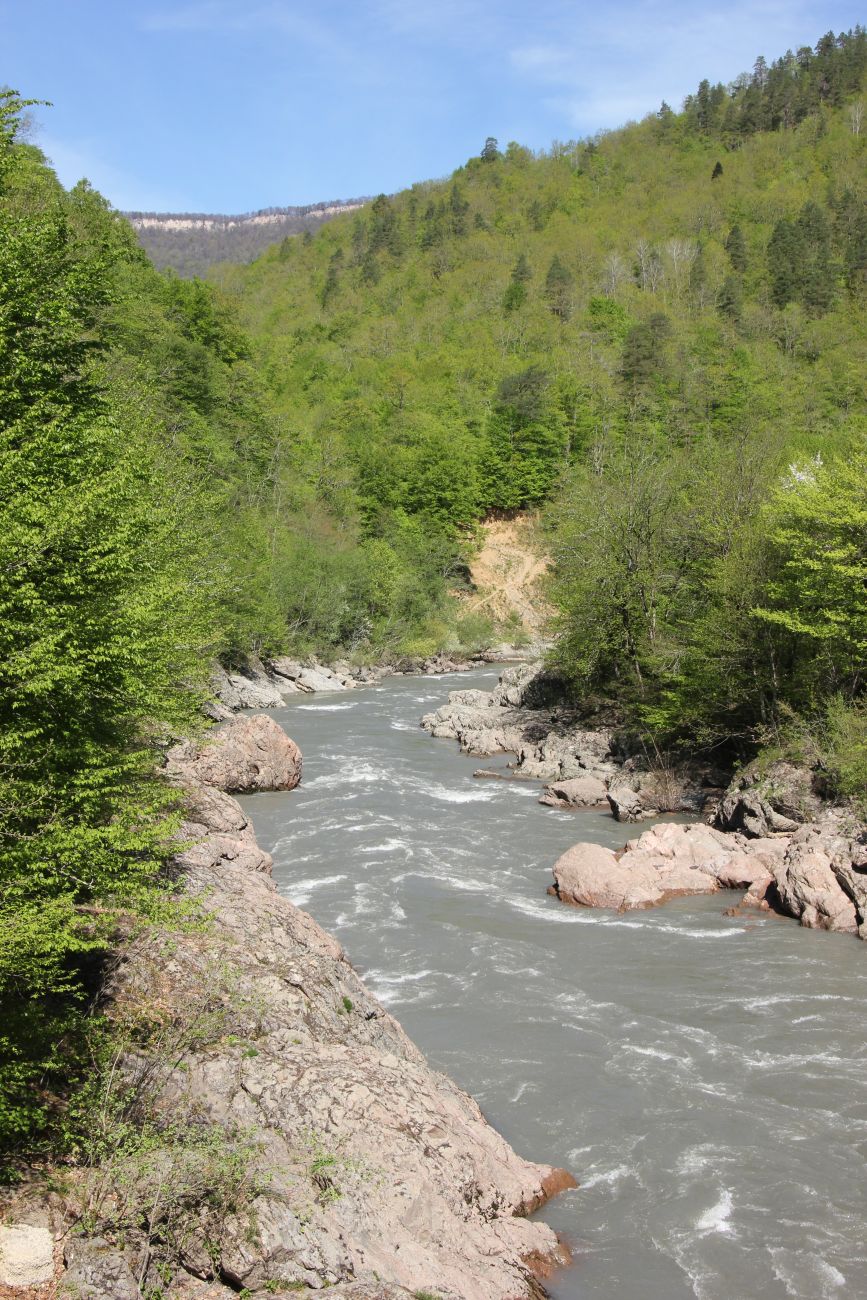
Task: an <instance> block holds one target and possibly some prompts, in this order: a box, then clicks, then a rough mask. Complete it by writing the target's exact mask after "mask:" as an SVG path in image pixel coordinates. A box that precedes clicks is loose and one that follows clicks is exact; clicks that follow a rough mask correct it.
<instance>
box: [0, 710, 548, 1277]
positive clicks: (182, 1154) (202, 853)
mask: <svg viewBox="0 0 867 1300" xmlns="http://www.w3.org/2000/svg"><path fill="white" fill-rule="evenodd" d="M301 764H302V760H301V754H300V751H299V749H298V747H297V746H296V745H295V744H294V743H293V741H291V740H290V739H289V737H288V736H287V735H286V733H285V732H284V731H283V730H282V729H281V728H280V727H279V726H278V725H277V723H276V722H275V721H274V720H273V718H271V717H268V716H263V715H252V716H251V715H244V716H241V717H237V718H233V719H232V720H231V721H228V722H226V723H224V724H222V725H221V726H219V727H217V728H216V729H215V730H214V731H213V732H212V733H210V735H209V736H208V737H206V738H205V739H204V740H203V741H199V742H195V743H192V742H185V743H183V744H181V745H178V746H175V748H174V749H173V750H171V751H170V752H169V755H168V761H167V769H166V771H167V775H168V776H169V779H170V780H171V781H172V783H173V784H175V785H176V786H177V787H178V788H179V789H180V790H181V791H182V792H183V796H184V800H185V806H186V809H187V821H186V822H185V824H184V826H183V828H182V832H181V834H182V836H183V838H184V839H185V840H186V841H187V844H188V847H186V848H185V849H184V851H183V852H182V853H181V854H179V856H178V858H177V860H176V871H177V874H178V884H179V886H180V887H181V888H182V890H183V893H184V894H185V895H186V896H187V897H188V898H189V899H190V900H191V901H192V902H193V903H194V904H195V908H196V915H197V916H202V915H203V916H204V917H205V918H206V923H205V924H202V923H201V922H199V923H197V924H195V925H194V926H193V928H192V929H187V928H184V927H181V928H180V929H178V928H176V927H169V928H168V929H166V928H165V927H163V926H159V925H158V926H156V927H155V928H151V929H150V930H148V931H146V932H145V933H143V934H138V935H136V936H135V937H134V938H132V939H131V940H130V941H129V942H127V943H123V944H121V945H120V947H119V948H118V950H117V952H116V954H115V957H114V961H113V962H112V965H111V968H110V971H109V973H108V976H107V978H106V980H105V982H104V985H103V988H102V991H101V995H100V1005H101V1007H102V1010H103V1011H104V1012H105V1013H106V1014H107V1015H108V1017H109V1020H110V1021H111V1023H112V1024H114V1025H115V1026H118V1027H120V1026H123V1025H133V1024H139V1023H140V1024H142V1025H144V1024H146V1023H151V1022H152V1021H153V1019H154V1017H156V1020H157V1022H158V1026H159V1029H158V1032H156V1033H153V1032H148V1033H147V1034H145V1035H144V1036H143V1035H142V1033H141V1032H140V1031H139V1032H137V1033H136V1034H135V1035H134V1036H133V1037H132V1038H130V1039H129V1040H127V1041H126V1042H125V1045H124V1047H123V1050H122V1052H121V1053H120V1055H119V1056H118V1058H117V1060H116V1062H115V1065H114V1067H113V1070H112V1074H111V1076H109V1079H108V1080H107V1081H106V1088H107V1089H110V1088H111V1086H112V1084H111V1078H113V1077H116V1078H117V1079H119V1080H120V1079H122V1080H123V1087H124V1089H125V1091H124V1095H123V1100H122V1108H123V1110H124V1112H126V1111H127V1110H129V1119H128V1121H127V1123H128V1122H129V1120H131V1121H132V1122H133V1123H136V1124H139V1125H143V1131H144V1130H147V1131H149V1132H150V1134H151V1136H150V1138H149V1139H148V1145H147V1146H146V1147H143V1148H142V1149H141V1150H140V1151H138V1150H134V1147H135V1144H134V1143H133V1144H132V1146H131V1145H130V1144H131V1134H130V1132H129V1131H128V1128H125V1129H124V1132H123V1134H122V1137H121V1136H119V1138H118V1140H119V1141H122V1142H123V1144H124V1150H123V1151H121V1150H118V1151H117V1152H114V1153H109V1154H107V1155H106V1158H105V1159H104V1160H103V1162H102V1163H101V1166H100V1167H99V1168H98V1169H96V1170H90V1171H82V1173H81V1174H80V1175H79V1176H75V1175H73V1179H72V1183H73V1185H72V1186H71V1187H70V1188H69V1190H68V1193H67V1195H66V1197H65V1198H64V1197H63V1196H57V1195H54V1196H53V1197H50V1198H49V1201H48V1203H47V1204H46V1202H45V1201H44V1199H42V1200H40V1198H39V1197H37V1198H36V1199H35V1200H34V1201H33V1202H32V1203H31V1204H28V1202H27V1198H26V1195H23V1194H22V1196H21V1197H19V1198H18V1199H17V1201H16V1203H15V1204H14V1205H12V1206H9V1207H7V1209H6V1216H7V1218H11V1219H12V1220H13V1222H14V1224H15V1228H14V1230H12V1229H7V1228H0V1275H2V1278H0V1280H9V1278H10V1277H11V1278H12V1279H13V1280H14V1278H15V1277H17V1278H18V1280H19V1281H20V1283H21V1287H24V1286H27V1285H28V1283H33V1282H34V1280H35V1281H36V1282H37V1283H38V1282H39V1281H40V1280H41V1281H42V1282H45V1283H46V1284H47V1286H49V1287H51V1294H54V1287H55V1283H57V1284H59V1286H60V1289H61V1293H62V1294H66V1295H69V1296H73V1295H74V1296H75V1297H77V1298H78V1300H133V1298H135V1300H138V1298H139V1297H141V1296H145V1295H146V1296H149V1297H153V1296H156V1295H160V1296H171V1297H179V1298H180V1297H184V1298H186V1297H189V1298H190V1300H193V1297H195V1298H196V1300H205V1297H207V1298H208V1300H217V1298H218V1297H223V1296H226V1297H228V1296H231V1295H236V1294H238V1292H239V1291H240V1292H243V1294H244V1295H245V1296H249V1297H250V1298H251V1300H254V1298H258V1297H260V1296H261V1297H263V1298H264V1297H265V1296H266V1295H270V1294H272V1293H273V1292H274V1291H275V1290H286V1289H289V1290H293V1291H296V1290H303V1291H305V1292H306V1291H310V1292H312V1291H318V1290H320V1289H321V1288H323V1287H327V1288H329V1294H333V1295H346V1296H355V1297H358V1298H362V1297H367V1298H368V1300H387V1298H389V1297H395V1298H396V1297H399V1296H406V1297H410V1296H411V1295H413V1294H415V1295H418V1294H421V1293H422V1292H424V1294H432V1293H433V1294H436V1295H437V1296H438V1297H442V1298H443V1300H522V1298H524V1297H539V1296H542V1295H543V1294H544V1292H543V1289H542V1287H541V1285H540V1284H539V1282H538V1280H537V1279H538V1278H540V1277H545V1276H547V1275H549V1274H550V1273H551V1272H553V1271H554V1270H555V1269H556V1268H558V1267H561V1266H562V1265H564V1264H565V1263H567V1262H568V1258H569V1256H568V1252H567V1251H566V1250H565V1248H564V1247H562V1246H561V1245H560V1243H559V1241H558V1239H557V1236H556V1235H555V1233H554V1232H553V1231H552V1230H551V1229H550V1228H549V1227H548V1226H547V1225H545V1224H544V1223H541V1222H539V1221H534V1222H531V1221H530V1220H529V1218H528V1216H529V1215H530V1214H531V1213H533V1211H535V1210H537V1209H538V1208H539V1207H540V1206H541V1205H543V1204H544V1203H545V1202H546V1201H547V1200H548V1199H549V1197H550V1196H552V1195H554V1194H556V1193H557V1192H560V1191H562V1190H563V1189H565V1188H567V1187H570V1186H574V1179H573V1178H571V1176H570V1175H568V1174H567V1173H566V1172H565V1171H564V1170H562V1169H556V1168H553V1167H551V1166H550V1165H546V1164H533V1163H531V1162H529V1161H526V1160H522V1159H521V1158H520V1157H519V1156H518V1155H516V1153H515V1152H514V1151H513V1150H512V1148H511V1147H510V1146H509V1144H508V1143H507V1142H506V1141H505V1140H504V1139H503V1138H502V1137H500V1135H499V1134H498V1133H497V1132H496V1131H495V1130H494V1129H493V1128H491V1127H490V1125H489V1124H488V1123H487V1122H486V1120H485V1119H484V1117H483V1116H482V1113H481V1111H480V1110H479V1108H478V1105H477V1104H476V1103H475V1102H474V1101H473V1100H472V1098H471V1097H470V1096H469V1095H467V1094H466V1093H465V1092H463V1091H462V1090H461V1089H460V1088H459V1087H457V1086H456V1085H455V1084H454V1083H452V1081H451V1080H450V1079H449V1078H448V1077H446V1076H445V1075H443V1074H440V1073H437V1072H436V1071H434V1070H432V1069H431V1067H430V1066H429V1065H428V1064H427V1062H426V1060H425V1058H424V1057H423V1056H422V1054H421V1053H420V1052H419V1050H418V1049H417V1048H416V1047H415V1046H414V1044H413V1043H412V1042H411V1041H410V1039H409V1038H408V1036H407V1035H406V1033H405V1032H404V1031H403V1029H402V1028H401V1026H400V1025H399V1024H398V1023H397V1021H396V1020H394V1018H393V1017H392V1016H391V1015H390V1014H389V1013H388V1011H387V1010H386V1009H385V1007H384V1006H382V1005H381V1004H380V1003H379V1002H378V1001H377V1000H376V998H375V997H374V996H372V995H371V993H370V992H369V991H368V989H367V988H366V987H365V986H364V984H363V983H362V982H361V980H360V979H359V978H358V976H357V975H356V973H355V971H354V970H353V968H352V966H351V964H350V963H349V961H348V959H347V957H346V955H345V953H344V951H343V949H342V948H341V946H340V944H339V943H338V942H337V941H336V940H335V939H334V938H333V937H332V936H331V935H329V934H327V933H326V932H325V931H323V930H322V929H321V928H320V927H319V926H318V925H317V924H316V923H315V922H314V921H313V920H312V918H311V917H310V916H309V915H307V914H306V913H305V912H303V911H301V910H300V909H299V908H297V907H296V906H294V905H293V904H292V903H291V902H290V901H288V900H287V899H285V898H282V897H280V896H279V894H278V893H277V891H276V889H275V886H274V883H273V880H272V878H271V865H272V860H271V857H270V855H269V854H268V853H267V852H265V851H263V850H262V849H261V848H260V847H259V846H258V844H257V841H256V836H255V833H254V830H253V826H252V823H251V821H250V820H249V818H248V817H247V816H246V815H245V813H244V811H243V810H242V808H241V807H240V805H239V804H238V802H237V801H236V800H235V799H234V798H232V797H231V796H230V795H229V794H227V793H226V792H225V791H226V790H235V791H244V792H250V791H262V790H272V791H280V792H282V796H283V797H291V795H290V794H289V792H290V791H293V790H294V789H295V787H296V786H297V785H298V783H299V780H300V777H301ZM130 1107H131V1109H130ZM109 1109H112V1108H109ZM158 1134H159V1135H162V1137H161V1138H160V1139H156V1135H158ZM191 1134H192V1135H193V1137H192V1138H191V1136H190V1135H191ZM155 1143H156V1144H155ZM131 1153H132V1154H131ZM95 1187H96V1188H98V1189H99V1191H98V1194H97V1193H96V1192H95V1190H94V1188H95ZM85 1203H86V1204H87V1211H86V1212H79V1213H78V1214H76V1211H75V1207H76V1206H77V1205H82V1204H85ZM76 1218H77V1219H78V1222H77V1224H76ZM85 1225H87V1226H85ZM82 1227H84V1231H82ZM28 1233H29V1234H30V1236H29V1238H28V1236H27V1234H28ZM16 1234H17V1236H16ZM58 1239H59V1240H62V1242H63V1244H62V1246H58V1247H55V1246H54V1244H53V1243H54V1242H55V1241H57V1240H58ZM28 1242H29V1246H28ZM40 1243H41V1246H42V1253H43V1255H45V1254H46V1251H47V1260H48V1266H47V1267H48V1275H47V1277H46V1276H45V1260H44V1259H43V1260H42V1264H41V1267H42V1268H43V1273H42V1275H41V1277H40V1274H39V1267H37V1272H36V1277H35V1278H34V1275H33V1273H32V1271H31V1273H30V1275H29V1276H28V1274H27V1250H28V1248H29V1249H30V1250H31V1251H33V1250H36V1254H37V1256H38V1252H39V1246H40ZM16 1249H17V1250H18V1255H17V1256H15V1260H14V1261H13V1262H10V1260H11V1258H12V1255H14V1254H15V1250H16ZM4 1250H5V1255H4ZM22 1251H23V1254H22ZM10 1252H11V1254H10ZM53 1257H54V1261H53V1263H52V1260H53ZM16 1261H17V1262H16ZM13 1265H14V1266H13ZM37 1266H39V1260H38V1259H37ZM16 1268H17V1269H18V1272H17V1273H16V1272H15V1269H16ZM8 1269H12V1273H11V1274H9V1276H8V1277H7V1272H5V1271H4V1270H8ZM22 1269H23V1271H22ZM14 1289H15V1290H16V1291H19V1293H20V1288H19V1287H18V1286H16V1287H15V1288H14ZM31 1295H32V1296H42V1295H46V1296H47V1295H48V1291H47V1290H45V1288H44V1287H43V1286H40V1285H36V1287H35V1289H34V1290H31V1291H29V1292H28V1300H29V1297H30V1296H31Z"/></svg>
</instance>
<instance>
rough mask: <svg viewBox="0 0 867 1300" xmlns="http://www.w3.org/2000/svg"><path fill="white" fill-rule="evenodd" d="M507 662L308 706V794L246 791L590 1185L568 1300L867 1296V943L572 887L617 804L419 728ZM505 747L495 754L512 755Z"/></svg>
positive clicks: (285, 868)
mask: <svg viewBox="0 0 867 1300" xmlns="http://www.w3.org/2000/svg"><path fill="white" fill-rule="evenodd" d="M495 680H496V672H495V671H493V670H492V671H490V672H480V673H474V674H463V675H461V677H460V678H434V679H431V678H397V679H391V680H389V681H387V682H386V683H384V685H382V686H381V687H379V688H378V689H376V690H364V691H358V692H355V693H352V694H348V695H327V696H326V695H320V696H315V697H311V696H306V697H300V698H299V699H298V700H293V701H292V702H291V703H289V704H287V707H286V708H285V709H284V710H282V711H278V712H277V713H276V714H275V716H276V717H277V718H278V720H279V721H280V722H281V723H282V725H283V726H284V727H285V728H286V730H287V731H288V732H289V734H290V735H291V736H292V737H293V738H294V739H295V740H296V741H297V742H298V743H299V744H300V746H301V749H302V751H303V754H304V779H303V782H302V784H301V786H300V787H299V788H298V789H297V790H294V791H293V792H291V793H289V794H272V795H257V796H253V797H251V798H247V799H245V800H243V801H242V802H243V803H244V805H245V808H246V809H247V811H248V813H249V814H250V815H251V816H252V817H253V819H254V821H255V825H256V831H257V834H258V838H259V842H260V843H261V844H262V845H263V847H265V848H267V849H269V850H270V851H271V852H272V853H273V854H274V857H275V876H276V879H277V881H278V884H279V887H280V889H281V890H282V892H283V893H285V894H286V895H287V897H289V898H291V899H292V900H293V902H295V903H298V904H299V905H300V906H302V907H305V908H307V909H308V910H309V911H310V912H311V913H312V914H313V916H314V917H315V918H316V920H317V921H319V922H320V924H321V925H323V926H324V927H325V928H326V929H328V930H330V931H332V932H333V933H334V934H335V935H336V936H337V937H338V938H339V939H340V941H341V943H343V945H344V947H345V948H346V950H347V953H348V955H349V957H350V958H351V960H352V961H353V963H354V964H355V966H356V967H357V969H358V970H359V972H360V973H361V974H362V976H363V977H364V979H365V980H366V981H367V983H368V985H369V987H370V988H371V989H372V991H373V992H374V993H376V995H377V996H378V997H379V998H380V999H381V1000H382V1001H383V1002H384V1003H385V1004H386V1005H387V1006H388V1007H389V1009H390V1010H391V1011H392V1012H393V1013H394V1014H395V1015H396V1016H397V1017H398V1019H399V1020H400V1021H401V1023H402V1024H403V1026H404V1027H405V1029H406V1030H407V1032H408V1033H409V1034H410V1035H411V1036H412V1037H413V1038H414V1040H415V1041H416V1043H418V1045H419V1046H420V1047H421V1048H422V1050H423V1051H424V1052H425V1053H426V1054H427V1056H428V1058H429V1059H430V1060H431V1061H432V1062H433V1063H434V1064H435V1065H438V1066H439V1067H441V1068H442V1069H443V1070H445V1071H447V1072H448V1073H449V1074H450V1075H451V1076H452V1077H453V1078H454V1079H456V1080H457V1081H458V1082H459V1083H460V1084H461V1085H462V1086H463V1087H464V1088H466V1089H467V1090H468V1091H470V1092H471V1093H473V1095H474V1096H475V1097H476V1098H477V1099H478V1101H479V1102H480V1104H481V1106H482V1108H483V1110H484V1111H485V1113H486V1115H487V1116H488V1118H489V1119H490V1120H491V1122H492V1123H493V1124H495V1125H496V1126H497V1128H499V1129H500V1131H501V1132H502V1133H503V1134H504V1135H505V1136H506V1137H507V1138H508V1139H509V1141H510V1142H511V1143H512V1144H513V1146H515V1148H516V1149H517V1150H518V1151H520V1153H521V1154H522V1155H525V1156H527V1157H529V1158H531V1159H537V1160H546V1161H550V1162H551V1163H552V1164H555V1165H564V1166H565V1167H567V1168H568V1169H570V1170H571V1171H572V1172H573V1173H574V1174H575V1176H576V1177H577V1178H578V1179H579V1180H580V1182H581V1187H580V1188H579V1190H578V1191H575V1192H570V1193H567V1194H566V1195H565V1196H562V1197H559V1198H557V1199H556V1200H555V1201H553V1202H552V1203H551V1204H550V1205H549V1206H548V1207H546V1210H545V1211H543V1214H544V1217H545V1218H547V1220H548V1221H549V1222H550V1223H551V1224H552V1225H553V1226H554V1227H555V1228H556V1229H557V1230H558V1231H559V1232H560V1233H561V1234H562V1235H563V1236H564V1237H565V1239H566V1240H567V1241H568V1243H569V1245H570V1246H571V1248H572V1250H573V1252H574V1258H575V1265H574V1267H573V1268H571V1269H569V1270H567V1271H565V1272H563V1273H562V1274H560V1275H559V1276H558V1277H557V1278H556V1279H555V1280H554V1281H553V1283H552V1284H550V1290H551V1293H552V1295H553V1296H555V1297H557V1298H558V1300H567V1298H568V1300H576V1298H578V1297H580V1298H581V1300H589V1298H590V1297H592V1298H593V1300H686V1298H687V1297H694V1296H697V1297H700V1300H758V1298H759V1297H761V1300H776V1298H777V1297H780V1298H782V1297H787V1296H795V1297H799V1298H802V1300H825V1298H826V1297H827V1298H828V1300H837V1298H840V1300H844V1298H845V1300H854V1298H856V1297H859V1296H861V1297H864V1296H867V1244H865V1234H864V1227H865V1209H867V1178H865V1154H867V1078H865V1056H867V1053H865V1043H864V1007H865V995H867V949H865V946H864V945H863V944H861V943H859V942H858V941H857V940H855V939H851V938H849V937H845V936H842V935H829V934H824V933H817V932H814V931H808V930H802V929H800V928H799V927H798V926H797V925H796V924H795V922H793V921H787V920H783V919H780V918H776V917H763V916H761V915H758V914H757V915H756V916H755V917H752V916H750V917H744V916H740V917H727V916H725V915H724V914H723V913H724V909H725V907H726V906H727V904H728V903H729V902H730V901H733V899H734V897H735V896H734V895H732V896H731V897H730V896H729V895H726V894H723V895H717V896H716V897H714V898H698V899H682V900H679V901H676V902H673V903H670V904H668V905H667V906H665V907H663V908H658V909H654V910H652V911H648V912H639V913H632V914H628V915H620V916H619V915H616V914H614V913H610V912H591V911H583V910H578V909H573V908H567V907H564V906H563V905H562V904H561V903H559V902H557V901H556V900H555V899H553V898H549V897H548V896H547V895H546V893H545V890H546V887H547V886H548V884H549V883H550V881H551V866H552V864H553V862H554V860H555V859H556V858H557V856H558V855H559V854H560V853H562V852H563V850H564V849H566V848H568V847H569V845H570V844H573V843H574V842H575V841H577V840H580V839H585V840H587V839H591V840H596V841H598V842H599V843H603V844H609V845H619V844H622V843H623V841H624V838H625V833H624V828H623V827H621V826H619V825H618V824H617V823H616V822H614V821H613V820H612V819H611V818H610V817H609V816H608V815H606V814H602V813H596V812H583V813H563V812H557V811H554V810H553V809H548V808H544V807H542V806H540V805H539V804H538V803H537V798H538V795H539V786H538V785H537V784H536V783H531V782H526V783H524V782H520V783H519V782H513V781H510V782H506V781H494V780H475V779H474V778H473V775H472V773H473V769H474V768H475V767H476V766H477V765H478V760H473V759H470V758H467V757H465V756H463V755H461V754H459V753H458V751H457V746H456V745H454V744H453V743H452V742H450V741H443V740H434V739H432V738H431V737H430V736H428V735H427V734H426V733H425V732H423V731H421V730H420V729H419V726H418V722H419V718H420V716H421V714H422V713H425V712H428V711H429V710H430V709H432V708H434V707H436V705H437V704H439V703H442V702H443V701H444V700H445V698H446V694H447V692H448V691H449V690H451V689H455V687H456V686H458V685H459V686H461V687H468V686H479V687H483V688H487V689H490V687H491V686H492V685H493V683H494V681H495ZM488 765H489V764H488V762H487V760H486V766H488Z"/></svg>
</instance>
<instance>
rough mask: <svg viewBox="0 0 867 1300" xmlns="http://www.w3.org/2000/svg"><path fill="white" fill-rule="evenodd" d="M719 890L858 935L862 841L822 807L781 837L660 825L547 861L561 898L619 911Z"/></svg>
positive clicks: (864, 916) (864, 929) (865, 927)
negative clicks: (613, 845) (619, 842)
mask: <svg viewBox="0 0 867 1300" xmlns="http://www.w3.org/2000/svg"><path fill="white" fill-rule="evenodd" d="M720 889H741V890H745V891H746V892H745V893H744V895H743V898H742V900H741V903H742V905H746V906H753V907H761V908H765V909H772V910H774V911H778V912H782V913H784V914H785V915H788V916H792V917H795V918H796V919H797V920H799V921H800V923H801V924H802V925H804V926H807V927H809V928H812V929H822V930H839V931H842V932H843V933H846V934H857V935H859V936H860V937H861V938H862V939H864V938H867V844H865V842H864V837H863V835H855V836H854V837H853V836H852V835H851V834H846V833H845V831H844V823H843V822H842V820H841V819H839V818H837V817H835V816H833V815H832V814H830V813H829V814H828V815H826V817H825V819H824V820H823V821H822V822H821V823H820V824H818V825H813V826H808V825H805V826H801V827H799V828H797V829H796V830H795V832H794V833H793V834H791V835H773V836H763V837H756V836H748V835H744V834H741V833H740V832H726V831H721V830H719V829H717V828H715V827H711V826H707V825H706V824H704V823H702V822H697V823H691V824H689V825H676V824H672V823H668V824H665V823H662V824H660V825H658V826H653V827H651V829H650V830H647V831H645V832H644V834H643V835H641V836H640V837H639V838H637V839H634V840H630V841H629V842H628V843H627V845H626V847H625V848H624V849H623V850H622V851H620V852H619V853H616V852H614V851H613V850H611V849H606V848H603V847H602V846H601V845H599V844H592V843H585V844H576V845H574V846H573V848H571V849H569V850H568V851H567V852H566V853H564V854H563V855H562V857H560V858H559V859H558V861H557V862H556V863H555V865H554V885H553V887H552V889H551V892H552V893H554V894H556V896H557V897H558V898H559V899H560V900H561V901H562V902H564V903H572V904H574V905H576V906H582V907H611V908H616V909H617V910H619V911H626V910H629V909H631V908H641V907H652V906H654V905H655V904H657V903H663V902H665V901H666V900H667V899H669V898H675V897H678V896H682V895H687V894H708V893H715V892H716V891H717V890H720Z"/></svg>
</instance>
